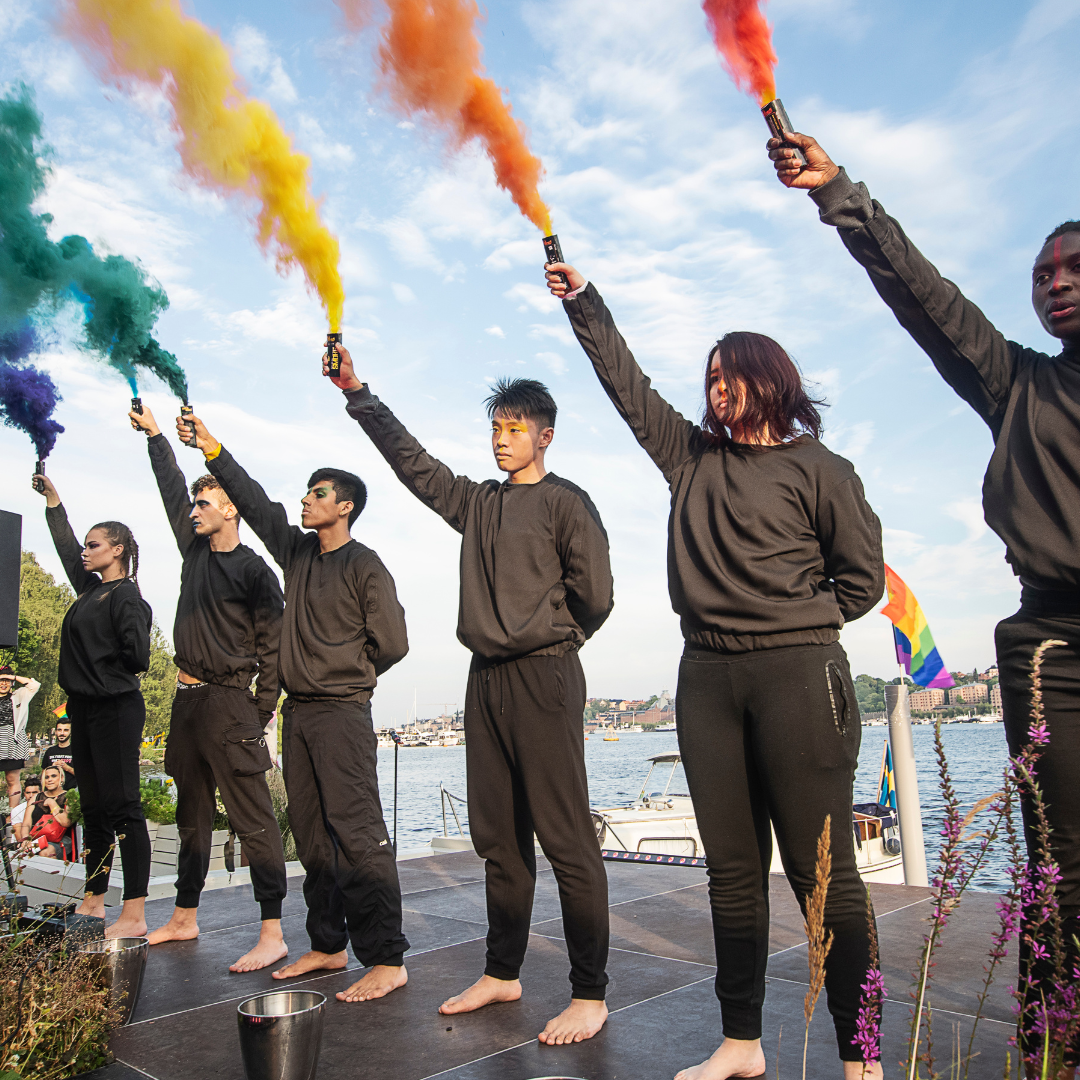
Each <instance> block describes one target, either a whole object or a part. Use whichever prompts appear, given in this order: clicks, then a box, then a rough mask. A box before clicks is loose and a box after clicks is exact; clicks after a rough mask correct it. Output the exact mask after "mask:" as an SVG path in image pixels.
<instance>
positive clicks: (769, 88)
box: [701, 0, 776, 105]
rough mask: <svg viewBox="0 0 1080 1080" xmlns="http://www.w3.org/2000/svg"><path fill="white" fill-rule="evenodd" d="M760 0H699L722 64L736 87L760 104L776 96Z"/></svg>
mask: <svg viewBox="0 0 1080 1080" xmlns="http://www.w3.org/2000/svg"><path fill="white" fill-rule="evenodd" d="M761 3H762V0H702V4H701V6H702V7H703V8H704V9H705V19H706V21H707V22H708V24H709V30H710V32H711V33H712V36H713V39H714V40H715V41H716V47H717V48H718V49H719V50H720V56H721V57H722V59H723V63H724V68H725V70H726V71H727V73H728V74H729V75H730V76H731V78H732V81H733V82H734V83H735V85H736V86H737V87H738V88H739V89H740V90H744V91H746V92H747V93H749V94H754V95H755V96H756V97H757V98H758V99H759V100H760V102H761V104H762V105H768V104H769V102H770V101H772V99H773V98H774V97H776V79H775V77H774V75H773V72H774V70H775V68H776V53H775V52H773V47H772V27H771V26H769V24H768V23H767V22H766V21H765V15H764V14H763V13H762V10H761V7H760V4H761Z"/></svg>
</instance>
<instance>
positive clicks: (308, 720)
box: [282, 698, 409, 967]
mask: <svg viewBox="0 0 1080 1080" xmlns="http://www.w3.org/2000/svg"><path fill="white" fill-rule="evenodd" d="M283 714H284V726H283V728H282V750H283V753H284V758H285V790H286V792H287V793H288V796H289V825H290V826H291V827H292V832H293V836H294V837H295V838H296V853H297V855H298V856H299V858H300V861H301V862H302V863H303V864H304V869H305V870H306V871H307V877H306V878H305V879H304V900H305V901H306V902H307V907H308V917H307V931H308V936H309V937H310V938H311V947H312V949H315V950H316V951H318V952H324V953H336V952H341V950H342V949H344V948H345V946H346V945H347V944H348V943H349V942H350V941H351V942H352V947H353V952H354V953H356V958H357V959H358V960H359V961H360V963H361V964H363V965H364V966H365V967H372V966H374V965H375V964H387V965H390V966H400V965H401V963H402V954H403V953H404V952H405V950H406V949H407V948H408V947H409V942H408V939H407V938H406V937H405V935H404V934H403V933H402V932H401V886H400V885H399V884H398V874H397V862H396V861H395V857H394V849H393V848H392V847H391V846H390V836H389V834H388V833H387V831H386V824H385V823H384V822H383V813H382V803H381V802H380V801H379V781H378V777H377V775H376V771H375V766H376V760H377V759H376V754H377V752H378V750H377V740H376V738H375V731H374V729H373V728H372V726H371V705H370V704H369V703H367V702H364V703H360V702H356V701H343V700H334V701H310V702H304V701H296V700H295V699H293V698H290V699H288V700H287V701H286V702H285V707H284V709H283Z"/></svg>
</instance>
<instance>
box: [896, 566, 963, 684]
mask: <svg viewBox="0 0 1080 1080" xmlns="http://www.w3.org/2000/svg"><path fill="white" fill-rule="evenodd" d="M885 584H886V585H887V587H888V590H889V602H888V604H886V605H885V607H883V608H882V609H881V614H882V615H885V616H886V617H887V618H888V619H889V620H890V621H891V622H892V624H893V641H894V643H895V644H896V662H897V663H898V664H900V665H901V666H902V667H903V668H904V670H905V671H906V672H907V673H908V674H909V675H910V676H911V680H912V682H916V683H918V684H919V685H920V686H940V687H947V686H955V685H956V683H955V682H953V677H952V676H951V675H950V674H949V673H948V671H946V670H945V664H944V662H943V661H942V659H941V656H940V655H939V653H938V651H937V646H936V645H935V644H934V636H933V634H931V633H930V627H929V626H928V625H927V623H926V616H925V615H924V614H923V610H922V608H921V607H919V601H918V600H916V599H915V594H914V593H913V592H912V591H911V590H910V589H909V588H908V587H907V586H906V585H905V584H904V582H903V580H902V579H901V578H900V576H899V575H898V574H896V573H894V572H893V571H892V569H891V568H890V567H889V566H888V564H886V566H885ZM913 646H914V647H913Z"/></svg>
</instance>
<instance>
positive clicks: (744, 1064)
mask: <svg viewBox="0 0 1080 1080" xmlns="http://www.w3.org/2000/svg"><path fill="white" fill-rule="evenodd" d="M764 1074H765V1054H764V1053H763V1052H762V1049H761V1040H760V1039H725V1040H724V1041H723V1042H722V1043H721V1044H720V1045H719V1046H718V1047H717V1048H716V1051H715V1052H714V1053H713V1055H712V1057H710V1058H708V1060H706V1061H703V1062H702V1063H701V1064H700V1065H694V1066H693V1067H692V1068H689V1069H683V1070H682V1072H680V1073H676V1075H675V1080H729V1078H732V1080H733V1078H735V1077H753V1076H763V1075H764Z"/></svg>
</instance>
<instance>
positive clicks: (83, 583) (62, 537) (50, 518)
mask: <svg viewBox="0 0 1080 1080" xmlns="http://www.w3.org/2000/svg"><path fill="white" fill-rule="evenodd" d="M45 521H46V522H47V523H48V526H49V532H50V533H52V539H53V546H54V547H55V548H56V554H57V555H59V556H60V562H61V563H63V566H64V573H65V574H67V577H68V581H70V582H71V587H72V588H73V589H74V590H75V595H76V596H82V594H83V593H84V592H85V591H86V590H87V589H88V588H89V587H90V586H91V585H96V584H98V582H99V581H100V579H99V578H98V576H97V574H91V573H89V572H88V571H87V570H85V569H84V568H83V564H82V549H83V546H82V544H80V543H79V541H78V540H76V539H75V533H74V532H73V531H72V528H71V525H70V523H69V522H68V516H67V511H66V510H65V509H64V504H63V503H61V504H60V505H59V506H47V507H45Z"/></svg>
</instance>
